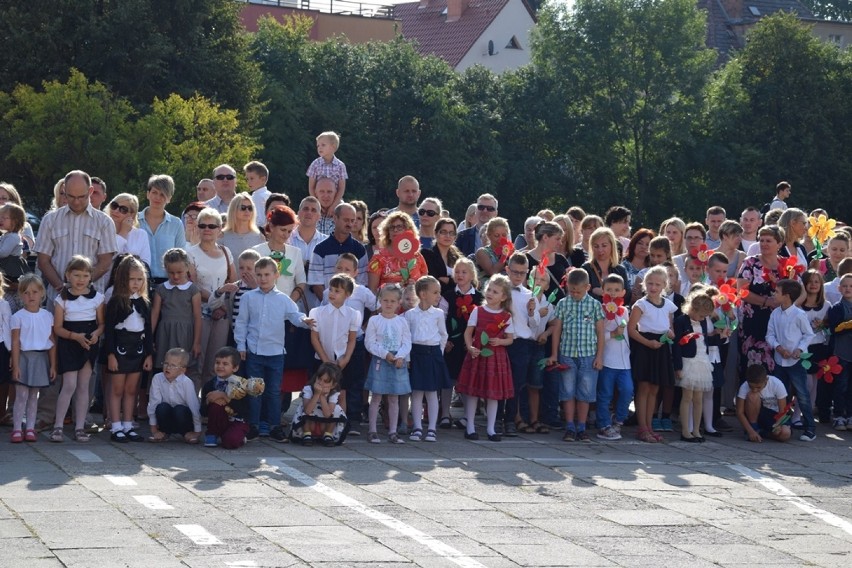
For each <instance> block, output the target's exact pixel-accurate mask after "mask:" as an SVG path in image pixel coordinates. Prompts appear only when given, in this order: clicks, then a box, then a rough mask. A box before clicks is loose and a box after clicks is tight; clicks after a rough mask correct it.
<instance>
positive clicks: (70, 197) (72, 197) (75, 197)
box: [65, 193, 89, 201]
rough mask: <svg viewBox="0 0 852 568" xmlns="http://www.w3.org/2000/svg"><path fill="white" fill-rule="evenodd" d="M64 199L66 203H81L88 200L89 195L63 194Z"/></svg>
mask: <svg viewBox="0 0 852 568" xmlns="http://www.w3.org/2000/svg"><path fill="white" fill-rule="evenodd" d="M65 199H67V200H68V201H82V200H83V199H89V194H88V193H86V194H84V195H68V194H67V193H66V194H65Z"/></svg>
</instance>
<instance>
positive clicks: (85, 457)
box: [68, 450, 104, 463]
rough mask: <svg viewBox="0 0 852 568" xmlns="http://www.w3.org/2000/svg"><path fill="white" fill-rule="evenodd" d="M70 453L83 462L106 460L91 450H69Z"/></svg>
mask: <svg viewBox="0 0 852 568" xmlns="http://www.w3.org/2000/svg"><path fill="white" fill-rule="evenodd" d="M68 453H69V454H71V455H72V456H74V457H75V458H77V459H78V460H80V461H81V462H83V463H99V462H102V461H104V460H102V459H101V458H99V457H98V456H97V454H95V453H94V452H90V451H89V450H68Z"/></svg>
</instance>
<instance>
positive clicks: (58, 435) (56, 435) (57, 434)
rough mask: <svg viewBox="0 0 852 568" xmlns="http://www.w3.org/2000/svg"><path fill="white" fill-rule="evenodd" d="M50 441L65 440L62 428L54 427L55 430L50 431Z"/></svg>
mask: <svg viewBox="0 0 852 568" xmlns="http://www.w3.org/2000/svg"><path fill="white" fill-rule="evenodd" d="M50 441H51V442H57V443H58V442H63V441H65V437H64V436H63V435H62V428H54V429H53V432H51V433H50Z"/></svg>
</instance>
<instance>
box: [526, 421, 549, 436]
mask: <svg viewBox="0 0 852 568" xmlns="http://www.w3.org/2000/svg"><path fill="white" fill-rule="evenodd" d="M530 428H532V429H533V432H535V433H536V434H550V428H548V427H547V425H545V424H542V423H541V422H539V421H538V420H536V421H535V422H533V423H532V424H530Z"/></svg>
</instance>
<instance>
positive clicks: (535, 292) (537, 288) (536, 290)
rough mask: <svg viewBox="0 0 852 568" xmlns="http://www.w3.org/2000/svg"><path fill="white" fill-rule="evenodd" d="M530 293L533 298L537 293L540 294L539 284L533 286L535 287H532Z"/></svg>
mask: <svg viewBox="0 0 852 568" xmlns="http://www.w3.org/2000/svg"><path fill="white" fill-rule="evenodd" d="M532 293H533V297H534V298H535V297H538V295H539V294H541V286H535V287H533V291H532Z"/></svg>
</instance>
